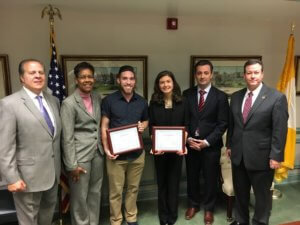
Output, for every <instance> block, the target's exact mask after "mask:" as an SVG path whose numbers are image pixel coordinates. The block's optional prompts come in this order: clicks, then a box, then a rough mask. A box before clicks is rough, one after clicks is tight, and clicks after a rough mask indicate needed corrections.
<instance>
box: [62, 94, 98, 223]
mask: <svg viewBox="0 0 300 225" xmlns="http://www.w3.org/2000/svg"><path fill="white" fill-rule="evenodd" d="M91 97H92V104H93V115H90V114H89V112H87V110H86V108H85V105H84V103H83V100H82V98H81V96H80V95H79V91H78V89H77V90H75V92H74V93H73V94H72V95H71V96H69V97H68V98H67V99H65V100H64V101H63V103H62V106H61V118H62V124H63V134H62V136H63V139H62V141H63V161H64V164H65V167H66V169H67V170H68V171H71V170H74V169H76V168H77V167H78V166H80V167H82V168H84V169H85V170H86V171H87V173H86V174H81V175H80V179H79V181H78V182H76V183H74V182H73V181H72V180H71V179H69V184H70V189H71V202H70V203H71V218H72V224H73V225H75V224H80V225H97V224H98V222H99V214H100V199H101V186H102V179H103V149H102V146H101V142H100V140H101V139H100V119H101V112H100V102H101V98H100V96H98V95H97V94H96V93H92V94H91Z"/></svg>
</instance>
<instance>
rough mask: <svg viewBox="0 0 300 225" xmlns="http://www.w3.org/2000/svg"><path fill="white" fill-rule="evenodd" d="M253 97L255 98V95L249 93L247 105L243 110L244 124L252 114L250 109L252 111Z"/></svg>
mask: <svg viewBox="0 0 300 225" xmlns="http://www.w3.org/2000/svg"><path fill="white" fill-rule="evenodd" d="M252 96H253V93H252V91H250V92H249V93H248V97H247V99H246V101H245V104H244V109H243V119H244V123H245V122H246V120H247V117H248V114H249V112H250V109H251V106H252Z"/></svg>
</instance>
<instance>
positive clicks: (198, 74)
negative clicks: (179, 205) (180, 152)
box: [183, 60, 229, 224]
mask: <svg viewBox="0 0 300 225" xmlns="http://www.w3.org/2000/svg"><path fill="white" fill-rule="evenodd" d="M194 76H195V80H196V82H197V85H196V86H195V87H192V88H190V89H188V90H186V91H184V93H183V95H184V96H185V98H186V108H187V112H188V114H189V126H188V133H189V137H188V140H187V143H188V144H187V145H188V149H189V151H188V154H187V156H186V172H187V192H188V193H187V194H188V209H187V211H186V214H185V218H186V219H188V220H189V219H191V218H193V216H194V215H195V213H197V212H198V211H199V207H200V184H199V177H200V171H201V170H202V173H203V177H204V186H203V187H204V197H203V208H204V222H205V224H212V223H213V221H214V216H213V212H214V207H215V203H216V200H217V190H218V180H219V176H220V175H219V173H220V167H219V165H220V155H221V148H222V147H223V141H222V136H223V134H224V132H225V130H226V129H227V125H228V117H229V116H228V114H229V104H228V100H227V95H226V94H225V93H224V92H223V91H220V90H218V89H217V88H215V87H214V86H212V84H211V81H212V78H213V65H212V63H211V62H210V61H208V60H201V61H199V62H198V63H197V64H196V65H195V71H194Z"/></svg>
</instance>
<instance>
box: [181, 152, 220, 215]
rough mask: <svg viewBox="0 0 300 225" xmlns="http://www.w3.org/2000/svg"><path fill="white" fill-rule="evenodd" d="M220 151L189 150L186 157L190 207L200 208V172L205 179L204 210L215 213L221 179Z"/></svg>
mask: <svg viewBox="0 0 300 225" xmlns="http://www.w3.org/2000/svg"><path fill="white" fill-rule="evenodd" d="M220 156H221V151H220V149H212V148H205V149H202V150H201V151H196V150H193V149H190V148H189V152H188V154H187V155H186V173H187V194H188V207H189V208H190V207H193V208H198V209H199V207H200V172H201V171H202V174H203V178H204V185H203V189H204V195H203V208H204V210H206V211H211V212H213V211H214V208H215V204H216V202H217V194H218V185H219V179H220Z"/></svg>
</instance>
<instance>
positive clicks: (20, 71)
mask: <svg viewBox="0 0 300 225" xmlns="http://www.w3.org/2000/svg"><path fill="white" fill-rule="evenodd" d="M29 62H37V63H39V64H41V65H42V67H43V69H44V72H45V65H44V63H42V62H41V61H40V60H37V59H24V60H22V61H21V62H20V63H19V68H18V72H19V75H20V76H22V75H23V74H24V73H25V70H24V65H25V64H26V63H29Z"/></svg>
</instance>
